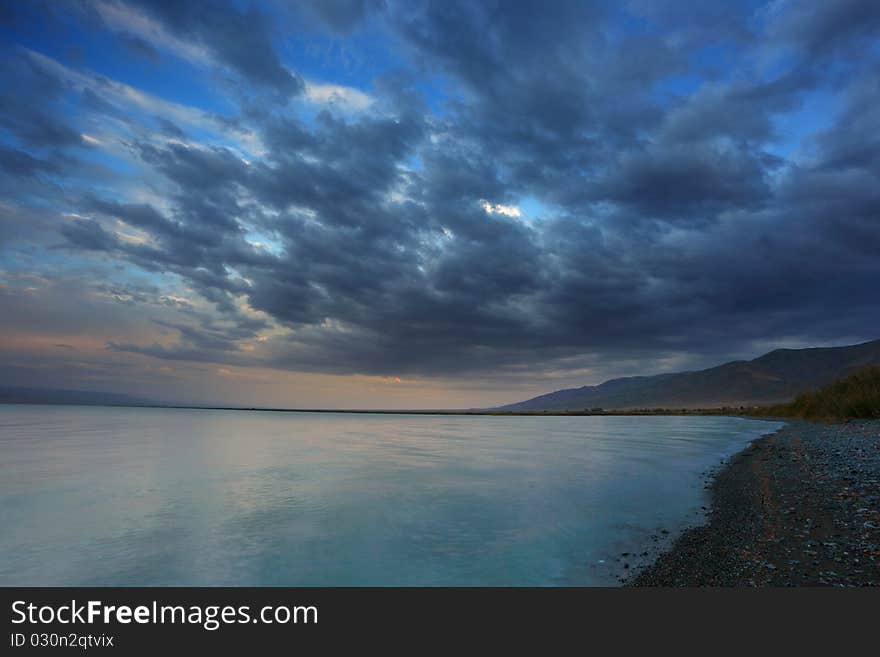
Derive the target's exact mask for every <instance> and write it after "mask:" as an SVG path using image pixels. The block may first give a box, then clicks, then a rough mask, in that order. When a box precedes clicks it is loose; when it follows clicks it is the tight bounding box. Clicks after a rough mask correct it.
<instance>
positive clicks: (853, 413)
mask: <svg viewBox="0 0 880 657" xmlns="http://www.w3.org/2000/svg"><path fill="white" fill-rule="evenodd" d="M753 414H755V415H770V416H774V417H792V418H804V419H807V420H819V421H826V422H829V421H830V422H834V421H840V420H847V419H880V367H875V366H871V367H864V368H862V369H859V370H856V371H855V372H853V373H852V374H850V375H849V376H846V377H843V378H840V379H838V380H837V381H834V382H833V383H830V384H828V385H827V386H824V387H823V388H819V389H818V390H813V391H810V392H804V393H801V394H800V395H798V396H797V398H796V399H795V400H794V401H793V402H790V403H788V404H778V405H776V406H765V407H762V408H758V409H754V411H753Z"/></svg>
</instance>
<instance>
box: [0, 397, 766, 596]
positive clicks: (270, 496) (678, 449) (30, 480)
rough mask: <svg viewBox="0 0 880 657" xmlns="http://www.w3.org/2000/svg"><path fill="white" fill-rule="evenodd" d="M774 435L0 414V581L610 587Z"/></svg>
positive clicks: (529, 424)
mask: <svg viewBox="0 0 880 657" xmlns="http://www.w3.org/2000/svg"><path fill="white" fill-rule="evenodd" d="M779 426H781V425H780V423H777V422H764V421H759V420H750V419H739V418H724V417H473V416H471V417H454V416H423V415H369V414H362V415H361V414H354V415H352V414H309V413H275V412H247V411H210V410H184V409H138V408H102V407H76V406H24V405H21V406H19V405H0V523H2V528H3V529H2V532H0V585H5V586H11V585H34V586H36V585H55V586H61V585H81V586H89V585H95V586H101V585H118V586H136V585H144V586H146V585H178V586H182V585H206V586H213V585H242V586H244V585H249V586H311V585H317V586H321V585H540V586H543V585H607V584H614V583H616V581H617V577H618V576H619V575H620V574H621V573H622V572H623V570H622V569H623V563H624V562H630V561H632V559H631V558H627V557H621V553H623V552H631V553H633V552H634V553H638V554H641V552H643V551H647V550H649V549H650V548H651V547H654V546H657V545H660V544H661V543H662V542H663V540H664V539H665V540H669V539H671V537H673V536H674V535H675V533H676V532H677V531H680V530H681V529H682V528H683V527H684V526H685V524H686V523H689V522H693V521H694V520H698V519H699V513H700V507H701V506H702V505H704V504H706V496H705V491H704V490H703V485H704V477H703V476H701V475H702V474H703V473H705V471H706V470H707V469H709V468H712V467H713V466H716V465H718V464H719V462H720V461H721V460H722V459H724V458H726V457H729V456H731V455H732V454H734V453H736V452H737V451H739V450H741V449H742V448H744V447H745V446H746V445H747V443H748V442H749V441H750V440H752V439H754V438H757V437H758V436H760V435H762V434H764V433H768V432H770V431H773V430H775V429H776V428H778V427H779ZM663 530H666V531H668V532H670V534H668V535H667V534H664V533H663ZM652 536H653V537H656V539H657V540H655V539H654V538H652ZM618 559H619V561H618ZM633 563H634V564H635V562H633Z"/></svg>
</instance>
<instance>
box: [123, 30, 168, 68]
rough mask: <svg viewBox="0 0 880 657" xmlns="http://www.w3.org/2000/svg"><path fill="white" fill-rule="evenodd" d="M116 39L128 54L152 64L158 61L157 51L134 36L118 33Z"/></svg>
mask: <svg viewBox="0 0 880 657" xmlns="http://www.w3.org/2000/svg"><path fill="white" fill-rule="evenodd" d="M116 38H117V39H119V43H121V44H122V45H123V46H124V47H125V48H126V49H127V50H128V51H129V52H131V53H133V54H135V55H137V56H138V57H142V58H143V59H146V60H148V61H150V62H154V63H155V62H158V61H159V59H160V56H159V51H158V50H156V49H155V48H154V47H153V46H151V45H150V44H149V43H147V42H146V41H144V40H143V39H142V38H140V37H139V36H137V35H136V34H130V33H128V32H120V33H119V34H118V35H117V36H116Z"/></svg>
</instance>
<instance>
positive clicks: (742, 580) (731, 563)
mask: <svg viewBox="0 0 880 657" xmlns="http://www.w3.org/2000/svg"><path fill="white" fill-rule="evenodd" d="M709 489H710V499H711V502H710V507H709V511H708V514H707V516H706V522H705V523H704V524H702V525H699V526H696V527H692V528H689V529H686V530H685V531H684V532H683V533H682V534H681V535H680V536H679V537H678V538H677V539H676V540H675V541H674V542H673V544H672V546H671V547H670V548H669V550H667V551H666V552H663V553H661V554H660V555H659V556H658V557H657V558H656V559H655V560H654V561H653V563H651V564H650V565H648V566H646V567H645V568H643V569H641V570H640V571H638V572H636V573H634V574H633V575H632V576H631V577H630V578H629V579H628V580H627V581H626V582H625V584H624V585H625V586H635V587H643V586H665V587H670V586H672V587H676V586H700V587H707V586H724V587H746V586H880V420H859V421H850V422H847V423H843V424H817V423H812V422H806V421H802V420H789V421H788V422H787V424H786V425H785V426H784V427H782V428H781V429H779V430H777V431H776V432H774V433H770V434H766V435H764V436H762V437H761V438H758V439H756V440H754V441H752V443H751V444H750V445H749V446H748V447H746V448H745V449H744V450H743V451H741V452H739V453H738V454H736V455H734V456H733V457H732V458H731V459H730V460H729V461H728V462H727V464H726V465H723V466H722V467H721V468H720V470H718V471H717V472H715V473H714V476H713V477H712V479H711V483H710V486H709Z"/></svg>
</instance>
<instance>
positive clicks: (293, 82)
mask: <svg viewBox="0 0 880 657" xmlns="http://www.w3.org/2000/svg"><path fill="white" fill-rule="evenodd" d="M685 5H687V6H688V7H690V6H692V3H673V2H670V3H664V6H663V7H660V8H658V7H657V5H656V3H640V2H634V3H632V4H631V5H630V6H629V10H627V11H629V12H631V13H629V14H627V16H626V19H627V20H625V21H623V22H624V23H625V24H626V25H627V26H629V27H628V28H627V29H623V28H621V12H625V10H623V9H621V8H620V7H619V6H617V5H616V4H612V3H584V2H571V3H567V2H559V3H552V4H551V5H549V6H548V5H547V4H546V3H537V2H535V3H532V2H517V3H498V4H495V5H493V4H492V3H473V2H461V3H454V2H425V3H418V4H415V3H410V2H406V3H402V2H401V3H396V2H381V3H380V2H376V3H372V2H351V3H348V2H337V3H329V4H326V3H319V4H316V5H315V6H314V7H313V9H312V11H313V13H314V15H315V16H317V17H318V18H319V19H320V20H322V21H323V22H324V25H325V26H326V27H327V28H329V29H332V30H337V31H338V32H339V33H340V34H343V35H344V34H349V33H351V32H353V31H354V30H356V29H357V27H358V26H359V25H361V24H365V23H367V22H369V20H375V21H377V22H380V23H381V24H382V25H383V29H386V30H387V31H388V32H389V33H390V34H392V35H393V38H394V39H395V46H396V47H397V48H400V49H401V50H402V52H405V53H407V54H408V57H409V59H410V60H411V61H412V62H413V63H414V64H413V67H414V68H415V69H416V71H415V73H413V72H410V73H409V74H394V75H388V76H386V77H383V78H381V79H378V80H376V81H374V84H373V88H372V92H373V93H374V95H375V97H376V103H375V106H373V107H371V109H370V110H369V111H366V112H363V113H360V114H357V113H352V114H346V113H344V112H340V111H337V110H334V109H329V110H323V111H320V112H316V115H315V116H314V117H310V118H309V119H304V118H302V117H300V116H298V115H297V114H296V113H295V112H291V111H288V110H287V109H282V106H278V107H275V106H273V105H272V104H271V103H262V102H261V103H249V104H246V105H245V106H244V107H242V112H241V114H240V115H239V116H233V117H231V118H228V124H229V125H230V126H234V127H235V128H236V129H242V128H247V129H251V130H253V131H254V132H255V134H256V135H257V136H258V137H259V138H260V140H261V143H262V145H263V147H264V149H265V150H264V151H261V152H260V154H259V156H248V157H242V155H241V153H240V152H238V151H237V150H236V149H235V148H232V147H230V146H225V145H216V144H214V145H210V144H199V143H196V142H189V141H188V140H187V139H186V136H187V135H184V134H183V131H182V130H180V128H179V127H178V126H177V125H176V124H174V123H170V122H169V120H168V119H164V118H161V117H160V118H159V119H157V120H155V123H154V124H151V125H153V126H154V127H158V128H159V132H160V133H161V134H163V135H164V136H167V137H171V138H172V139H154V138H151V137H149V136H148V135H146V134H138V135H136V136H135V137H133V138H132V139H131V140H130V141H127V142H126V146H127V147H128V148H129V149H130V152H131V153H133V154H134V156H135V157H136V158H137V162H138V164H139V165H140V166H143V167H144V169H145V170H147V171H149V172H150V174H151V176H153V178H151V184H152V185H154V190H153V191H157V194H156V195H158V196H159V197H160V198H161V203H160V202H153V201H149V202H127V201H124V200H121V199H119V198H112V194H110V193H104V192H103V191H101V190H93V191H92V192H90V193H87V194H82V195H79V196H78V197H77V198H76V199H74V200H73V201H71V205H72V209H74V210H76V212H78V213H79V214H81V215H82V216H83V217H86V218H81V219H76V220H73V221H69V222H67V223H66V224H65V225H64V226H63V227H62V228H60V232H61V234H62V235H63V236H64V238H65V240H66V248H68V249H70V250H71V251H73V252H82V251H88V252H90V253H96V254H101V255H102V256H106V257H108V258H111V259H116V260H122V261H126V262H130V263H134V264H136V265H138V266H139V267H141V268H142V269H145V270H147V271H150V272H154V273H170V274H174V275H176V276H178V277H179V278H180V279H181V280H182V281H184V282H185V283H186V285H187V286H188V287H189V288H190V289H191V290H193V291H194V292H195V293H197V294H198V295H199V296H200V297H201V298H202V299H203V300H206V301H208V302H209V303H210V304H212V305H213V306H214V309H215V315H213V316H208V315H207V314H206V313H205V311H201V310H199V311H196V310H195V309H194V307H193V306H192V305H185V304H182V305H180V306H179V308H178V307H177V306H175V307H176V308H178V310H179V311H180V312H181V313H182V314H183V315H184V319H178V320H174V321H165V320H162V322H160V323H156V324H155V325H154V326H155V327H157V328H158V329H159V330H161V331H164V332H165V335H164V338H163V340H161V341H157V342H155V343H144V344H140V343H136V342H134V341H132V340H124V339H114V340H111V341H109V343H108V348H109V349H111V350H113V351H117V352H127V353H137V354H141V355H147V356H152V357H155V358H160V359H165V360H175V359H182V360H193V361H207V362H216V363H225V364H233V365H262V366H270V367H279V368H287V369H293V370H302V371H321V372H335V373H352V372H355V373H368V374H383V375H403V374H417V375H455V374H458V373H462V372H471V373H473V372H480V373H482V374H484V375H485V374H486V373H489V375H492V376H495V375H497V376H499V377H500V376H503V375H504V374H505V373H508V374H511V373H515V374H517V375H522V374H523V373H525V372H528V371H530V370H531V371H534V370H537V369H543V370H554V369H559V370H565V369H568V368H570V369H576V368H579V367H587V366H589V367H595V368H598V369H599V370H603V368H604V369H607V368H609V367H610V364H611V363H614V362H615V361H619V360H625V359H633V358H641V359H645V358H647V359H657V360H658V362H659V360H660V359H663V358H666V357H669V358H675V357H684V356H687V357H690V358H692V359H694V362H701V361H700V359H701V358H706V359H709V360H712V361H714V360H717V359H719V358H722V357H724V356H726V355H728V354H729V355H734V354H743V353H747V352H748V351H749V350H750V349H751V347H750V345H752V344H754V343H757V342H760V343H761V344H766V343H767V342H772V341H773V340H779V341H783V340H794V341H803V342H811V341H827V340H836V339H840V338H841V336H843V337H845V338H847V339H849V338H852V339H859V338H866V339H867V338H872V337H877V336H876V335H875V332H876V327H877V326H878V325H880V307H878V305H877V303H876V289H877V287H878V283H880V263H878V260H877V257H876V254H877V253H878V252H880V228H878V226H880V222H878V216H880V192H878V186H877V184H876V181H877V176H878V173H880V141H878V139H877V137H876V135H878V134H880V113H878V109H877V108H878V107H880V88H878V83H877V80H878V79H880V76H878V71H880V62H878V59H880V55H878V53H877V51H876V48H874V49H873V50H872V49H870V48H863V49H862V53H861V57H860V58H858V59H855V58H852V57H850V56H849V54H848V53H849V52H850V49H849V48H848V46H850V45H852V44H854V43H856V42H858V43H864V40H865V39H866V38H869V37H871V36H875V35H876V32H875V31H872V29H873V28H871V27H870V26H872V25H876V23H875V22H874V21H875V19H876V17H877V14H878V13H880V10H877V9H876V8H875V9H874V10H871V7H872V6H873V7H876V6H875V5H870V4H866V3H855V2H849V1H843V0H839V1H837V2H829V3H823V4H822V5H821V7H819V6H817V7H813V8H808V9H804V7H803V5H791V6H789V5H778V6H777V11H776V13H774V14H773V15H772V16H770V15H765V14H761V15H760V16H759V17H758V18H760V20H759V19H758V18H756V17H755V15H754V12H752V11H751V10H749V9H747V8H745V7H744V6H740V5H736V6H733V5H729V6H726V7H725V8H723V9H722V8H720V5H719V6H713V7H711V8H707V9H705V10H703V9H701V10H700V11H697V12H695V13H693V14H691V13H688V12H686V11H684V7H685ZM142 6H143V7H144V8H145V10H146V11H148V12H149V13H150V15H151V16H153V17H154V18H156V19H157V20H159V21H161V22H162V24H163V25H164V26H165V27H166V29H167V30H169V31H172V32H173V33H174V34H176V35H177V36H179V37H180V38H185V39H189V40H192V41H195V42H198V43H200V44H202V45H204V46H205V47H207V48H209V49H210V50H211V51H212V53H213V54H214V56H215V57H216V58H217V59H218V60H220V61H222V62H224V63H226V64H227V65H228V66H229V67H231V68H233V69H235V70H236V71H237V72H238V73H239V74H240V75H241V76H242V78H243V80H245V81H249V82H250V83H252V84H257V85H263V86H265V85H268V86H271V87H273V88H279V89H282V90H285V93H292V92H295V91H296V90H297V89H299V88H300V87H301V84H302V83H301V81H299V79H298V78H296V77H295V75H293V74H290V73H289V72H287V70H286V69H284V68H283V67H282V66H281V64H280V61H279V60H278V58H277V55H276V54H275V52H274V51H273V50H272V46H271V40H270V37H271V34H270V32H269V27H268V23H267V19H266V18H264V17H262V16H261V15H259V14H257V13H255V12H253V11H240V10H239V9H237V8H236V7H238V5H235V6H233V5H226V4H222V3H221V4H214V3H212V4H210V6H209V7H208V6H205V7H199V5H193V4H189V3H187V4H183V3H143V4H142ZM197 9H200V10H201V11H197ZM823 17H824V18H823ZM633 26H636V27H633ZM762 26H763V27H762ZM866 26H867V27H866ZM762 30H763V31H762ZM239 33H240V35H241V38H240V39H239V40H238V41H237V42H235V43H232V42H233V41H235V39H232V38H231V35H233V34H236V35H238V34H239ZM780 46H784V47H794V48H795V49H799V50H800V51H808V52H810V53H813V54H814V56H815V57H814V60H813V61H812V65H811V66H807V65H806V64H805V63H804V61H803V59H802V58H795V59H796V61H794V62H793V63H791V64H790V65H788V66H786V65H784V63H785V61H787V60H784V59H783V60H773V61H774V62H775V65H773V66H771V65H769V64H767V61H766V60H765V58H767V57H770V56H771V55H768V54H767V52H766V51H769V50H773V49H774V48H779V47H780ZM725 49H727V50H730V51H731V52H734V53H735V55H731V54H730V53H729V52H724V51H725ZM719 53H720V54H719ZM779 61H783V64H779ZM768 70H772V71H776V72H775V73H774V74H773V75H769V74H767V73H766V71H768ZM841 70H845V71H846V72H847V74H846V75H840V74H839V71H841ZM421 74H430V75H431V76H437V78H438V79H440V80H441V83H440V84H442V85H445V86H444V88H448V89H450V92H449V98H448V99H447V100H446V101H445V102H444V103H442V106H441V107H440V110H439V111H435V110H433V109H429V108H431V107H432V105H431V103H429V102H427V101H426V99H425V98H423V94H424V92H420V91H416V90H415V85H413V84H412V80H413V77H415V78H418V76H419V75H421ZM47 84H48V83H47ZM811 94H812V95H813V96H811ZM818 94H826V95H828V94H833V95H834V97H835V99H836V101H837V104H836V106H837V113H836V114H834V115H833V116H825V117H820V118H821V119H822V123H823V125H824V127H823V128H822V129H820V130H815V129H813V128H810V131H811V133H812V134H810V135H807V136H805V137H804V139H803V140H801V139H800V137H798V139H797V140H795V141H796V142H797V143H794V142H792V141H790V140H792V139H793V138H792V137H791V133H792V131H793V129H794V128H798V129H800V128H801V127H802V126H801V124H800V123H798V121H799V120H802V119H797V117H795V118H792V117H794V113H800V112H803V111H804V110H807V111H808V110H810V107H809V105H808V103H809V102H811V100H810V99H811V98H813V97H814V96H815V95H818ZM28 107H37V105H35V104H33V103H31V105H28ZM92 107H93V111H95V112H101V113H104V114H106V113H108V108H104V109H101V108H99V107H97V106H96V105H95V103H94V99H92ZM284 107H285V108H286V107H287V106H286V105H285V106H284ZM6 110H7V111H8V113H10V114H11V115H12V116H13V119H9V121H11V122H10V123H4V124H2V125H4V126H5V125H8V126H10V127H9V128H8V129H9V130H10V131H15V134H17V135H19V136H20V138H21V139H22V140H28V139H29V138H28V136H27V135H28V134H29V133H28V131H27V129H24V128H21V127H20V126H19V124H18V123H15V122H14V121H24V120H25V118H26V117H27V116H28V112H27V111H26V110H11V109H9V108H6ZM16 116H17V117H19V118H17V119H16V118H15V117H16ZM151 121H153V119H151ZM29 125H30V124H29ZM187 132H188V133H189V130H188V131H187ZM28 143H31V144H36V143H37V141H35V140H33V139H31V140H30V141H29V142H28ZM44 143H49V140H48V138H47V139H46V140H44ZM56 146H57V147H58V148H61V146H60V145H57V143H56ZM49 161H50V160H44V159H41V157H39V156H38V154H35V153H28V152H24V151H23V150H22V148H17V149H9V152H8V153H7V152H6V151H5V150H3V151H0V163H2V164H4V165H6V163H7V162H9V164H8V168H10V167H11V170H14V171H16V172H17V174H16V175H18V176H26V175H27V176H39V175H41V173H42V172H43V169H42V168H41V167H42V166H44V164H43V163H44V162H45V163H46V166H48V162H49ZM47 171H48V170H47ZM157 180H158V181H160V182H156V181H157ZM529 200H533V201H534V203H533V204H532V206H529ZM514 207H519V210H520V214H519V215H517V212H516V211H514V210H513V208H514ZM529 207H536V208H537V209H535V210H530V209H529ZM487 208H488V210H487ZM117 222H122V224H124V226H127V227H130V228H131V229H135V230H137V231H140V232H141V233H142V234H143V235H144V236H146V239H143V240H132V239H131V238H130V237H129V238H128V239H126V238H125V236H124V234H122V233H121V232H120V230H121V229H119V224H118V223H117ZM117 296H120V297H121V298H122V297H124V298H125V299H132V300H133V302H135V303H138V304H139V303H144V302H141V301H138V300H137V299H136V298H135V297H134V296H132V295H117ZM145 298H150V297H149V295H147V296H146V297H145ZM278 327H281V328H283V329H287V332H283V331H274V332H273V337H271V339H267V340H265V341H264V342H262V343H260V344H261V345H262V346H260V348H259V349H254V350H253V351H248V350H244V349H243V348H242V343H243V341H253V340H256V339H257V338H258V336H259V335H260V334H261V332H262V331H264V330H265V329H267V328H272V329H273V330H274V329H276V328H278Z"/></svg>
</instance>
